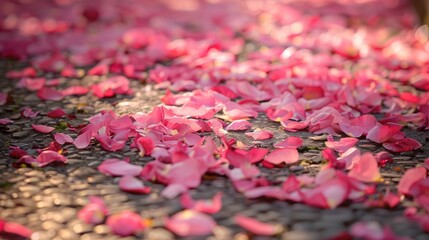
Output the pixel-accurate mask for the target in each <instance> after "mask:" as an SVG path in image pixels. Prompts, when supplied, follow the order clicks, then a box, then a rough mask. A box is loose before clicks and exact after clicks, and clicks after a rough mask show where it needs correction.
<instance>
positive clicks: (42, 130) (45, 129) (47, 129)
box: [31, 124, 55, 133]
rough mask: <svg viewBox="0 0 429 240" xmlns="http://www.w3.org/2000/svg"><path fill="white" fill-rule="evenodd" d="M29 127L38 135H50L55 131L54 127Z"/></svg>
mask: <svg viewBox="0 0 429 240" xmlns="http://www.w3.org/2000/svg"><path fill="white" fill-rule="evenodd" d="M31 127H32V128H33V129H34V130H36V131H38V132H40V133H50V132H52V131H54V130H55V128H54V127H49V126H46V125H37V124H31Z"/></svg>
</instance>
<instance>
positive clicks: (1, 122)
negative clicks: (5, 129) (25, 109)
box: [0, 118, 13, 125]
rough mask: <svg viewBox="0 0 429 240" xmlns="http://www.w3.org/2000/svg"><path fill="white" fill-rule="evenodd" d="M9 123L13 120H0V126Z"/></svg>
mask: <svg viewBox="0 0 429 240" xmlns="http://www.w3.org/2000/svg"><path fill="white" fill-rule="evenodd" d="M9 123H13V120H11V119H9V118H0V125H6V124H9Z"/></svg>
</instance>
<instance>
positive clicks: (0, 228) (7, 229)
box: [0, 218, 33, 239]
mask: <svg viewBox="0 0 429 240" xmlns="http://www.w3.org/2000/svg"><path fill="white" fill-rule="evenodd" d="M0 233H7V234H13V235H18V236H20V237H22V238H25V239H30V238H31V235H32V234H33V232H32V231H31V230H30V229H28V228H27V227H25V226H23V225H21V224H19V223H14V222H6V221H4V220H3V219H1V218H0ZM11 239H12V238H11ZM13 239H15V238H13Z"/></svg>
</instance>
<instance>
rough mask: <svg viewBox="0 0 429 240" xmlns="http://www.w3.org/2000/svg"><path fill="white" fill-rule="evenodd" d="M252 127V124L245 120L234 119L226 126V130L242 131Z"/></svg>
mask: <svg viewBox="0 0 429 240" xmlns="http://www.w3.org/2000/svg"><path fill="white" fill-rule="evenodd" d="M251 127H252V124H251V123H250V122H248V121H247V120H235V121H233V122H232V123H230V124H229V125H228V126H226V128H225V130H227V131H243V130H247V129H249V128H251Z"/></svg>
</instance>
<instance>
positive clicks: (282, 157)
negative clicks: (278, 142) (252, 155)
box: [265, 148, 299, 165]
mask: <svg viewBox="0 0 429 240" xmlns="http://www.w3.org/2000/svg"><path fill="white" fill-rule="evenodd" d="M298 160H299V154H298V151H297V150H296V149H291V148H281V149H275V150H274V151H272V152H271V153H270V154H268V156H266V157H265V161H267V162H270V163H272V164H276V165H278V164H281V163H286V164H293V163H296V162H298Z"/></svg>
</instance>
